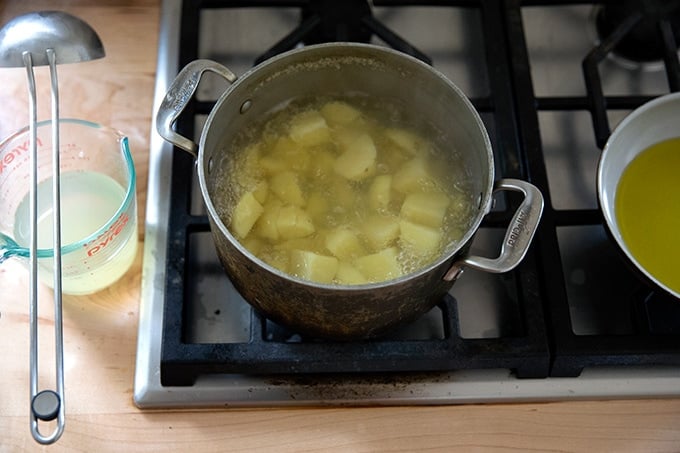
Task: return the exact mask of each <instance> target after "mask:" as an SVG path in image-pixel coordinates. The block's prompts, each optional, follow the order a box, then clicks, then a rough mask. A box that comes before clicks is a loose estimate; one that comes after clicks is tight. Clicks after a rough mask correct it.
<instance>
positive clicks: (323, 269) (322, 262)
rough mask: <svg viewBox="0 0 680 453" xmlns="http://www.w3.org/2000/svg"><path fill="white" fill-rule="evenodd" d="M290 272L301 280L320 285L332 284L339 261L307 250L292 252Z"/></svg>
mask: <svg viewBox="0 0 680 453" xmlns="http://www.w3.org/2000/svg"><path fill="white" fill-rule="evenodd" d="M289 268H290V272H291V273H292V274H293V275H295V276H297V277H300V278H304V279H307V280H312V281H314V282H318V283H331V282H332V281H333V279H334V278H335V273H336V272H337V270H338V259H337V258H336V257H334V256H325V255H319V254H317V253H314V252H309V251H307V250H293V251H291V252H290V264H289Z"/></svg>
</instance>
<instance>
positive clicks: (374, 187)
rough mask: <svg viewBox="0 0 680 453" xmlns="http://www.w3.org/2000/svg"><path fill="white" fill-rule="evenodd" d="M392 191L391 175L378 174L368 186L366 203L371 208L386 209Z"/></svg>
mask: <svg viewBox="0 0 680 453" xmlns="http://www.w3.org/2000/svg"><path fill="white" fill-rule="evenodd" d="M391 191H392V176H391V175H379V176H376V177H375V178H374V179H373V182H372V183H371V186H370V187H369V188H368V205H369V206H370V207H371V209H376V210H382V209H387V207H388V206H389V205H390V200H391Z"/></svg>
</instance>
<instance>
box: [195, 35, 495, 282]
mask: <svg viewBox="0 0 680 453" xmlns="http://www.w3.org/2000/svg"><path fill="white" fill-rule="evenodd" d="M327 48H338V49H341V48H342V49H347V48H355V49H361V50H369V51H372V52H378V53H380V52H383V53H386V54H392V55H393V56H396V57H398V58H402V59H405V60H407V61H410V62H411V63H412V64H415V65H417V66H420V67H421V68H424V69H425V70H427V71H429V72H430V73H431V74H432V75H433V76H434V77H436V78H437V79H439V80H440V81H441V82H442V83H444V84H445V85H446V86H447V87H448V88H449V89H450V90H452V91H453V92H454V93H455V95H456V96H457V97H458V98H459V99H460V100H461V101H462V103H463V105H464V106H465V108H466V109H467V111H468V114H470V115H472V118H473V120H474V122H475V124H476V125H477V129H478V131H479V132H480V133H481V134H482V140H483V142H484V149H485V151H486V153H485V154H486V159H485V160H486V168H487V170H488V176H489V177H488V180H487V184H486V187H485V188H484V191H483V193H480V196H479V199H478V200H477V202H478V210H477V213H476V215H475V217H474V219H473V221H472V222H471V224H470V227H469V228H468V230H467V231H466V232H465V234H464V235H463V236H462V238H461V239H460V240H459V241H458V245H457V246H456V247H455V248H453V249H452V250H450V251H448V252H446V253H442V254H441V256H440V257H439V258H438V259H436V260H434V261H432V262H431V263H429V264H428V265H426V266H424V267H422V268H420V269H418V270H416V271H414V272H411V273H408V274H405V275H402V276H400V277H398V278H395V279H391V280H385V281H380V282H374V283H366V284H360V285H340V284H324V283H318V282H314V281H311V280H305V279H301V278H298V277H295V276H293V275H292V274H289V273H286V272H283V271H281V270H279V269H277V268H275V267H273V266H271V265H269V264H267V263H266V262H264V261H263V260H261V259H260V258H258V257H257V256H255V255H254V254H253V253H251V252H250V251H249V250H248V249H246V248H245V247H244V246H243V245H242V244H241V242H240V241H239V240H238V239H236V238H235V237H234V236H233V234H232V233H231V231H230V230H229V228H227V226H226V225H225V224H224V222H223V221H222V219H221V217H220V216H219V214H218V213H217V210H216V208H215V205H214V204H213V202H212V199H211V197H210V193H209V192H208V188H207V182H206V174H205V170H204V168H205V166H204V165H203V161H204V157H205V155H204V154H205V142H206V140H207V136H208V131H209V130H210V129H211V125H212V123H213V121H214V120H215V116H216V112H217V111H218V110H219V107H220V106H221V105H222V104H223V103H224V102H226V101H227V99H228V97H229V96H230V95H231V93H232V92H234V91H236V90H237V89H238V88H239V86H240V85H241V84H242V83H245V81H246V80H247V79H248V78H249V77H251V76H252V74H255V73H259V72H261V71H266V70H267V68H269V67H270V66H275V65H277V64H278V63H280V62H281V61H282V60H286V59H290V58H292V57H294V56H295V55H298V54H304V53H310V52H316V51H320V50H323V49H327ZM196 165H197V166H198V169H197V170H198V179H199V186H200V189H201V195H202V197H203V201H204V202H205V205H206V209H207V210H208V213H209V216H210V218H211V219H212V220H213V222H214V224H215V225H217V227H218V228H219V230H220V232H221V233H222V234H223V235H224V236H225V237H226V238H227V239H228V240H229V241H230V242H231V243H232V244H233V245H234V246H235V247H236V248H237V249H238V250H239V252H241V253H243V254H244V255H245V256H247V257H249V258H250V259H251V260H252V261H253V262H255V263H256V264H257V265H258V266H260V267H262V268H264V269H266V270H267V271H268V272H270V273H272V274H275V275H277V276H279V277H282V278H284V279H286V280H292V281H294V282H295V283H297V284H301V285H305V286H308V287H313V288H317V289H326V290H343V291H366V290H367V289H377V288H382V287H388V286H393V285H395V284H399V283H403V282H405V281H409V280H412V279H416V278H418V277H420V276H422V275H424V274H428V273H430V272H432V271H433V270H434V269H436V268H438V267H440V266H442V265H443V264H445V263H446V262H448V261H452V260H454V259H456V258H460V257H459V256H458V255H459V253H460V251H461V250H463V249H464V248H465V247H466V246H467V245H468V244H470V243H471V242H472V240H473V237H474V235H475V233H476V232H477V230H478V229H479V226H480V225H481V223H482V220H483V218H484V216H486V214H488V213H489V211H490V210H491V208H492V206H493V203H492V202H493V186H494V179H495V165H494V160H493V148H492V146H491V140H490V138H489V134H488V131H487V129H486V127H485V125H484V122H483V121H482V119H481V116H480V115H479V112H478V111H477V109H475V107H474V106H473V105H472V102H471V101H470V99H469V98H468V97H467V96H466V95H465V93H464V92H463V91H462V90H461V89H460V88H459V87H458V86H457V85H455V84H454V83H453V82H452V81H451V80H449V79H448V78H447V77H446V76H445V75H444V74H442V73H441V72H440V71H438V70H437V69H436V68H434V67H432V66H430V65H428V64H426V63H424V62H423V61H421V60H418V59H417V58H415V57H412V56H411V55H408V54H406V53H403V52H400V51H398V50H395V49H391V48H388V47H384V46H379V45H375V44H365V43H355V42H332V43H322V44H314V45H309V46H304V47H301V48H297V49H293V50H289V51H287V52H283V53H281V54H279V55H276V56H274V57H271V58H269V59H267V60H265V61H263V62H261V63H260V64H258V65H256V66H254V67H252V68H250V69H249V70H248V71H246V72H245V73H243V75H241V76H239V77H238V78H237V79H236V81H235V82H234V83H232V84H231V85H229V86H228V88H227V89H226V91H225V92H224V93H222V95H221V96H220V97H219V98H218V100H217V101H216V103H215V106H214V107H213V108H212V110H211V111H210V113H209V115H208V118H207V120H206V122H205V125H204V127H203V130H202V132H201V136H200V140H199V146H198V157H197V159H196ZM447 270H448V266H447V268H446V270H444V271H443V273H442V276H443V275H444V273H446V271H447Z"/></svg>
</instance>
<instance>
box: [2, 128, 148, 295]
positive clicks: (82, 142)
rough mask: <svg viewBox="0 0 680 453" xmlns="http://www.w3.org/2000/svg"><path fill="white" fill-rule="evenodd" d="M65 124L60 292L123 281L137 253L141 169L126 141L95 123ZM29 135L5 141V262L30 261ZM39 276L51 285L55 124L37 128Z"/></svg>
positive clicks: (81, 291)
mask: <svg viewBox="0 0 680 453" xmlns="http://www.w3.org/2000/svg"><path fill="white" fill-rule="evenodd" d="M59 124H60V130H61V131H60V134H61V138H60V169H61V179H60V181H61V236H62V238H61V239H62V241H61V243H62V247H61V253H62V292H63V293H65V294H76V295H83V294H91V293H93V292H96V291H98V290H100V289H103V288H105V287H107V286H109V285H111V284H112V283H114V282H115V281H116V280H118V279H119V278H120V277H121V276H122V275H123V274H125V272H126V271H127V270H128V269H129V267H130V265H131V264H132V262H133V261H134V258H135V255H136V252H137V243H138V237H137V204H136V193H135V186H136V184H135V182H136V175H135V168H134V163H133V161H132V155H131V153H130V148H129V145H128V139H127V137H125V136H124V135H123V134H122V133H120V132H119V131H116V130H114V129H111V128H108V127H105V126H101V125H99V124H96V123H92V122H89V121H84V120H78V119H66V118H62V119H61V120H60V122H59ZM29 140H30V136H29V131H28V128H27V127H26V128H24V129H21V130H19V131H17V132H16V133H14V134H13V135H11V136H10V137H8V138H6V139H5V140H4V141H2V143H0V263H2V262H3V261H4V260H5V259H7V258H10V257H13V256H16V257H26V258H27V257H28V256H29V249H28V245H29V241H30V219H29V190H30V187H29V186H30V178H29V172H30V169H29V167H30V158H29ZM37 145H38V252H37V256H38V276H39V278H40V281H41V282H43V283H45V284H46V285H48V286H50V287H51V286H52V285H53V278H52V273H53V268H52V266H53V262H52V259H51V258H52V255H53V251H52V240H53V239H52V173H51V168H52V152H51V149H52V135H51V121H43V122H40V123H38V127H37Z"/></svg>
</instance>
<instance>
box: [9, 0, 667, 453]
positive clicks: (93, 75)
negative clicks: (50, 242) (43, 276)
mask: <svg viewBox="0 0 680 453" xmlns="http://www.w3.org/2000/svg"><path fill="white" fill-rule="evenodd" d="M158 3H159V2H158V0H121V1H116V0H106V1H97V2H88V1H85V0H61V1H48V0H42V1H38V0H21V1H19V0H5V1H4V2H2V3H0V18H1V20H2V23H3V24H4V23H5V22H7V21H8V20H9V19H10V18H12V17H14V16H15V15H17V14H20V13H23V12H28V11H35V10H40V9H64V10H67V11H69V12H71V13H73V14H76V15H78V16H80V17H81V18H83V19H85V20H86V21H87V22H89V23H90V24H91V25H92V26H93V27H94V28H95V29H96V30H97V31H98V33H99V34H100V36H101V38H102V40H103V42H104V45H105V47H106V50H107V57H106V58H105V59H103V60H100V61H95V62H89V63H85V64H79V65H70V66H60V67H59V78H60V87H61V101H62V102H61V112H62V116H63V117H69V116H70V117H80V118H85V119H89V120H91V121H96V122H99V123H102V124H107V125H110V126H113V127H115V128H118V129H120V130H123V131H125V132H126V133H127V134H128V136H129V137H130V141H131V146H132V149H133V153H134V157H135V163H136V166H137V170H138V187H139V193H138V202H139V206H140V210H139V211H140V219H143V218H144V205H145V202H146V201H145V190H146V179H147V176H146V175H147V169H148V144H149V137H150V124H151V115H152V111H151V110H152V109H151V104H152V96H153V85H154V71H155V65H156V47H157V34H158V16H159V14H158V13H159V9H158V8H159V5H158ZM43 69H44V68H43ZM0 80H1V81H2V83H0V106H1V107H0V137H5V136H7V135H8V134H9V133H11V132H12V131H14V130H16V129H18V128H20V127H22V126H24V125H25V124H26V123H27V117H28V114H27V100H26V99H27V95H26V81H25V71H23V70H20V69H0ZM47 80H48V79H47V78H46V73H45V71H42V70H39V71H38V84H39V86H42V87H43V88H41V90H40V94H39V99H40V102H41V106H40V108H39V111H40V119H46V118H48V117H49V96H48V91H47V90H46V89H44V87H46V86H48V84H47V83H46V81H47ZM142 223H143V221H142ZM140 235H141V237H143V225H142V226H140ZM140 274H141V251H140V253H139V256H138V259H137V261H136V263H135V264H134V266H133V268H132V269H131V270H130V271H129V272H128V274H127V275H126V276H125V277H124V278H123V280H122V281H120V282H118V283H116V284H115V285H113V286H112V287H110V288H108V289H106V290H104V291H102V292H100V293H98V294H96V295H94V296H90V297H81V298H76V297H65V299H64V337H65V373H66V430H65V433H64V435H63V436H62V438H61V439H60V440H59V441H58V442H57V443H56V444H55V445H54V446H52V447H41V446H39V445H38V444H37V443H35V442H34V441H33V439H32V437H31V435H30V432H29V425H28V422H29V416H28V410H29V404H28V395H29V390H28V376H29V374H28V373H29V369H28V338H29V325H28V276H27V271H26V270H25V268H24V267H23V266H22V265H21V264H20V263H18V262H16V261H15V260H9V261H7V262H5V263H4V264H2V265H1V266H0V344H1V345H2V365H0V383H1V384H2V385H0V452H15V451H40V450H47V448H50V450H51V451H62V450H65V451H88V452H90V451H91V452H103V451H154V452H155V451H168V452H169V451H190V450H193V451H269V450H275V451H294V452H299V451H309V452H311V451H330V450H334V451H352V452H367V451H415V450H423V451H505V450H517V451H560V452H566V451H640V452H651V451H680V399H676V400H638V401H571V402H559V403H543V404H503V405H463V406H444V407H390V408H380V407H375V408H319V409H314V408H311V409H239V410H233V409H232V410H184V411H168V412H154V411H141V410H139V409H137V408H136V407H135V406H134V404H133V401H132V385H133V374H134V366H135V349H136V336H137V321H138V303H139V294H140ZM40 295H41V297H42V303H41V306H40V327H41V329H42V330H41V332H42V334H41V351H44V352H43V356H42V358H41V362H40V364H41V373H40V374H41V381H40V382H41V387H45V386H52V385H53V384H52V379H53V378H52V377H51V376H52V374H53V372H52V370H53V365H52V363H53V361H52V357H51V351H52V341H51V338H52V330H51V328H52V326H53V317H52V310H51V293H50V291H42V292H41V293H40Z"/></svg>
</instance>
